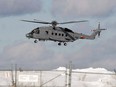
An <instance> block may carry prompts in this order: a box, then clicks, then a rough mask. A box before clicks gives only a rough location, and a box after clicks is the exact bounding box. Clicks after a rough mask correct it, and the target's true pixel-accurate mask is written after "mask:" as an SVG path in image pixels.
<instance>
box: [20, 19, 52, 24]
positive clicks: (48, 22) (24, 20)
mask: <svg viewBox="0 0 116 87" xmlns="http://www.w3.org/2000/svg"><path fill="white" fill-rule="evenodd" d="M21 21H24V22H32V23H40V24H51V23H50V22H39V21H29V20H21Z"/></svg>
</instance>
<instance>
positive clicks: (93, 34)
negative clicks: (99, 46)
mask: <svg viewBox="0 0 116 87" xmlns="http://www.w3.org/2000/svg"><path fill="white" fill-rule="evenodd" d="M102 30H106V29H101V28H100V23H99V24H98V29H95V30H93V33H92V34H91V37H92V38H93V39H95V37H96V35H98V37H100V34H101V31H102Z"/></svg>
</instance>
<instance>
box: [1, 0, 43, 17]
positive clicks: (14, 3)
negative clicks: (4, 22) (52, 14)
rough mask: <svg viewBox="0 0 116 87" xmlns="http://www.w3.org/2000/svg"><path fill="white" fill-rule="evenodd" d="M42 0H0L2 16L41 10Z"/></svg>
mask: <svg viewBox="0 0 116 87" xmlns="http://www.w3.org/2000/svg"><path fill="white" fill-rule="evenodd" d="M40 10H41V1H40V0H0V16H10V15H21V14H27V13H34V12H39V11H40Z"/></svg>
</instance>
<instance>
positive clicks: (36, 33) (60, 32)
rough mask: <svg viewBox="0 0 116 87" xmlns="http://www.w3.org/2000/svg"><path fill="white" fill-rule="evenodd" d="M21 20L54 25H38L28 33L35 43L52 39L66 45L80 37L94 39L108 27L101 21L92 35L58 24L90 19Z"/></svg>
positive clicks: (28, 36)
mask: <svg viewBox="0 0 116 87" xmlns="http://www.w3.org/2000/svg"><path fill="white" fill-rule="evenodd" d="M21 21H24V22H32V23H40V24H51V25H52V26H46V27H37V28H35V29H33V30H32V31H31V32H29V33H27V34H26V37H27V38H32V39H35V40H34V43H37V42H38V41H47V40H50V41H55V42H58V45H61V43H63V44H64V46H66V45H67V42H74V41H75V40H78V39H90V40H94V39H95V37H96V35H98V37H99V36H100V33H101V31H102V30H106V29H101V28H100V23H99V24H98V28H97V29H95V30H93V33H92V34H91V35H86V34H82V33H78V32H74V31H72V30H71V29H68V28H63V27H59V26H57V25H58V24H69V23H80V22H87V21H88V20H82V21H69V22H61V23H58V22H57V21H52V22H44V21H39V20H33V21H30V20H21Z"/></svg>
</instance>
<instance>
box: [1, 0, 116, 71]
mask: <svg viewBox="0 0 116 87" xmlns="http://www.w3.org/2000/svg"><path fill="white" fill-rule="evenodd" d="M23 19H26V20H33V19H37V20H42V21H49V22H51V21H53V20H56V21H58V22H65V21H77V20H89V22H86V23H79V24H67V25H59V26H61V27H67V28H70V29H72V30H73V31H75V32H80V33H85V34H91V33H92V31H91V30H93V29H96V28H97V26H98V23H99V22H100V23H101V27H102V28H106V29H107V30H106V31H103V32H101V37H100V38H98V37H96V39H95V40H77V41H75V42H70V43H67V46H63V45H62V46H58V45H57V44H58V43H57V42H51V41H45V42H38V43H37V44H35V43H33V41H34V40H33V39H28V38H26V37H25V35H26V33H28V32H30V31H31V30H33V29H34V28H36V27H40V26H48V25H42V24H33V23H25V22H22V21H20V20H23ZM115 23H116V1H115V0H102V1H101V0H0V68H1V69H2V68H10V67H11V65H12V64H17V66H18V67H21V68H24V69H55V68H57V67H59V66H66V65H67V64H68V63H69V61H72V63H73V68H88V67H94V68H99V67H101V68H106V69H108V70H114V69H115V68H116V67H115V66H116V45H115V43H116V38H115V37H116V33H115V32H116V29H115V27H116V24H115Z"/></svg>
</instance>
